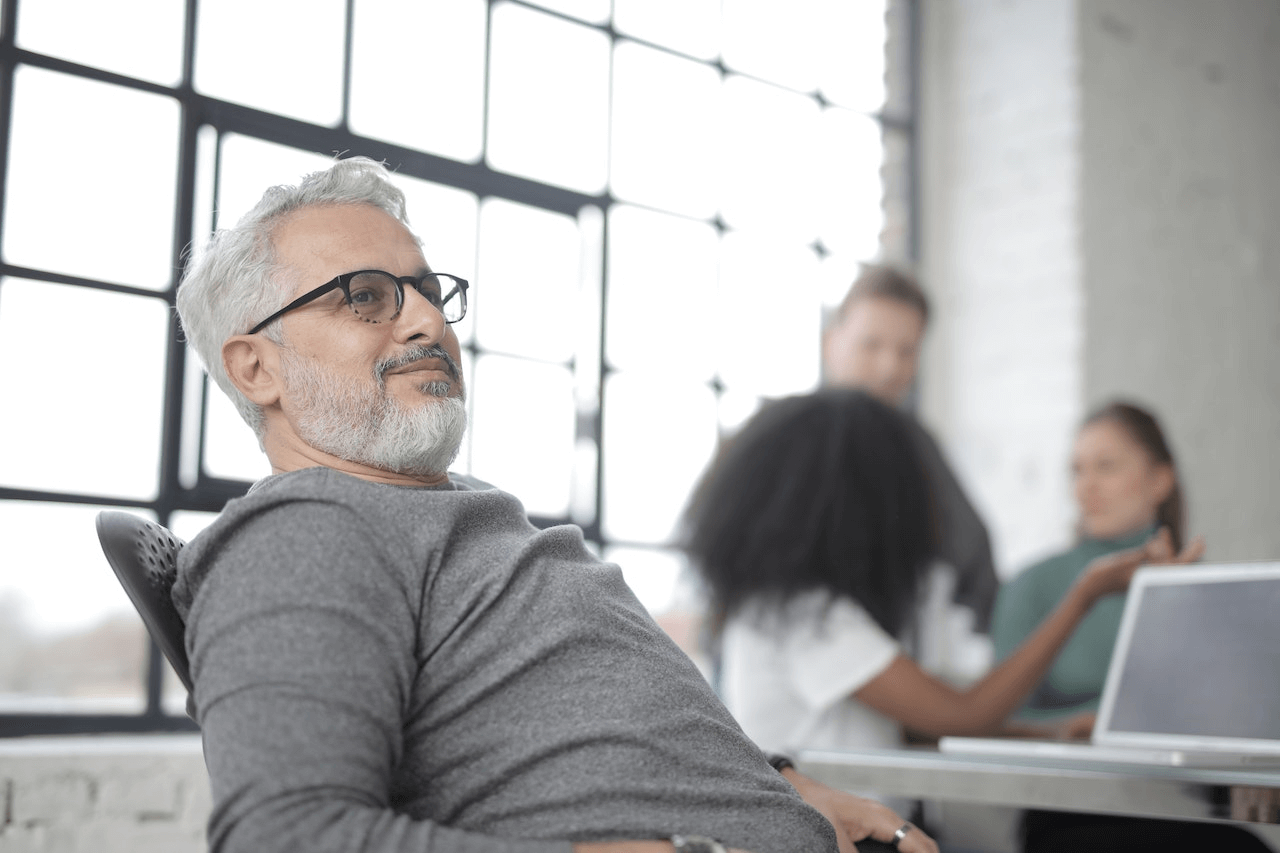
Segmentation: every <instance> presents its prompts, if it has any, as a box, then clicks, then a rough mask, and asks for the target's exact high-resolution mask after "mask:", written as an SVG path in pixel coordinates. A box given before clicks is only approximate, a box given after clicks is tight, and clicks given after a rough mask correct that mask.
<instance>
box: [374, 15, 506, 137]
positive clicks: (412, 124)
mask: <svg viewBox="0 0 1280 853" xmlns="http://www.w3.org/2000/svg"><path fill="white" fill-rule="evenodd" d="M486 14H487V7H486V4H485V3H484V0H451V2H449V3H404V2H401V0H358V2H357V3H356V7H355V25H354V28H353V33H352V35H353V44H352V68H351V127H352V129H353V130H354V131H355V132H356V133H359V134H363V135H365V136H371V137H375V138H378V139H386V140H389V141H391V142H396V143H399V144H401V145H405V146H408V147H410V148H417V149H420V150H423V151H431V152H434V153H436V154H441V155H443V156H445V157H452V158H454V159H455V160H467V161H474V160H478V159H479V157H480V146H481V141H482V134H483V120H484V115H483V109H484V48H485V44H484V41H485V23H486V22H485V19H486ZM388 22H394V25H391V26H388ZM424 34H430V35H429V37H424ZM409 92H412V102H411V103H406V93H409Z"/></svg>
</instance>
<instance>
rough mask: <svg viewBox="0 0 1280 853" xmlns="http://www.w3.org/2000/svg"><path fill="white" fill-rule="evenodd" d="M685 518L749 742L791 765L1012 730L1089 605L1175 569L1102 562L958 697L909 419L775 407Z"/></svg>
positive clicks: (721, 462)
mask: <svg viewBox="0 0 1280 853" xmlns="http://www.w3.org/2000/svg"><path fill="white" fill-rule="evenodd" d="M685 519H686V529H685V544H686V548H687V551H688V553H689V555H690V557H691V561H692V563H693V565H694V566H695V567H696V569H697V570H698V572H699V573H700V574H701V576H702V578H703V579H704V580H705V582H706V585H707V587H708V592H709V595H710V603H711V612H712V614H713V625H715V626H717V627H718V628H719V630H720V637H721V655H722V693H723V698H724V699H725V703H726V704H727V705H728V707H729V710H730V711H731V712H733V714H734V716H735V717H736V718H737V719H738V720H739V722H740V723H741V724H742V726H743V728H744V729H745V730H746V732H747V733H748V734H749V735H750V736H751V737H752V738H753V739H755V740H756V741H757V742H758V743H760V744H761V745H762V746H764V747H765V748H766V749H770V750H775V751H784V752H785V751H787V750H792V749H805V748H812V749H823V748H831V749H859V748H873V749H874V748H892V747H897V746H899V745H901V744H902V743H903V733H904V730H910V731H913V732H917V733H920V734H923V735H927V736H930V737H937V736H940V735H947V734H957V735H960V734H993V733H999V732H1002V731H1005V728H1004V727H1003V726H1002V724H1003V723H1004V721H1005V719H1006V718H1007V717H1008V716H1009V715H1010V714H1011V713H1012V712H1013V711H1014V710H1015V709H1017V708H1018V706H1019V705H1020V704H1021V703H1022V701H1023V700H1024V698H1025V697H1026V695H1027V694H1028V693H1030V691H1031V690H1032V688H1034V687H1035V685H1036V684H1037V683H1038V682H1039V681H1040V679H1041V678H1042V677H1043V675H1044V673H1045V672H1046V671H1047V670H1048V668H1049V665H1050V664H1051V663H1052V661H1053V659H1054V655H1055V654H1056V653H1057V651H1058V650H1059V649H1060V648H1061V647H1062V644H1063V643H1064V642H1066V640H1067V638H1068V637H1069V636H1070V635H1071V633H1072V631H1073V630H1074V629H1075V627H1076V625H1077V624H1078V623H1079V622H1080V620H1081V619H1082V618H1083V617H1084V616H1085V614H1086V613H1088V611H1089V609H1090V608H1091V607H1092V606H1093V604H1094V602H1096V601H1098V600H1099V599H1101V598H1102V597H1104V596H1107V595H1109V594H1111V593H1114V592H1117V591H1120V590H1122V589H1124V588H1125V587H1126V586H1127V584H1128V582H1129V578H1130V576H1131V575H1132V573H1133V571H1134V570H1135V569H1136V568H1137V566H1138V565H1139V564H1140V563H1142V562H1146V561H1155V562H1164V561H1169V560H1171V559H1173V558H1174V552H1173V550H1172V548H1171V543H1170V540H1169V537H1168V535H1167V534H1164V535H1161V536H1159V537H1156V538H1154V539H1152V540H1150V541H1149V542H1147V543H1145V544H1144V546H1143V547H1142V548H1134V549H1130V550H1127V551H1122V552H1118V553H1114V554H1109V555H1108V556H1106V557H1103V558H1101V559H1097V560H1094V561H1093V562H1092V563H1090V564H1089V566H1088V567H1087V569H1086V570H1085V571H1083V572H1080V573H1079V574H1078V576H1077V577H1075V578H1074V580H1073V582H1072V583H1071V584H1070V585H1069V589H1068V590H1067V592H1066V595H1065V596H1064V597H1063V598H1062V600H1061V601H1060V602H1058V603H1057V606H1056V607H1055V608H1053V609H1052V610H1051V611H1050V612H1048V613H1046V614H1045V617H1044V619H1043V621H1042V622H1041V624H1040V625H1039V627H1037V628H1035V630H1034V631H1032V632H1031V633H1030V635H1029V636H1028V637H1027V638H1026V640H1025V642H1024V643H1022V645H1021V646H1020V647H1019V648H1018V649H1017V650H1016V651H1015V652H1013V653H1012V654H1011V655H1009V656H1008V657H1007V659H1006V660H1004V661H1003V662H1002V663H1001V664H1000V665H999V666H997V667H996V668H995V669H993V670H992V671H991V672H989V673H988V674H987V675H985V676H984V677H983V678H981V679H980V680H979V681H978V682H977V683H975V684H974V685H973V686H972V687H969V688H968V689H958V688H956V687H954V686H952V685H951V684H949V683H948V682H946V681H945V680H943V679H940V678H938V677H936V676H935V675H933V674H931V673H930V672H929V671H928V670H927V669H926V668H925V667H924V666H922V665H921V661H920V660H919V659H918V656H917V652H918V648H919V642H918V640H917V637H918V635H919V629H920V628H921V627H923V626H922V624H921V613H920V597H921V591H922V579H923V578H924V577H925V574H926V572H927V570H928V568H929V566H930V564H931V563H932V562H933V561H934V560H935V559H936V556H937V549H936V547H935V544H934V542H935V539H934V537H933V535H932V533H931V524H930V502H929V493H928V490H927V487H926V483H925V479H924V477H923V474H922V468H921V464H920V459H919V455H918V453H917V448H916V443H915V441H914V440H913V438H912V428H911V426H910V424H909V421H908V420H907V417H906V416H905V415H903V414H902V413H901V412H899V411H897V410H895V409H893V408H891V407H889V406H887V405H885V404H884V403H882V402H881V401H879V400H877V399H876V398H874V397H872V396H871V395H868V394H866V393H863V392H859V391H850V390H846V389H828V390H824V391H819V392H817V393H815V394H808V395H802V396H796V397H789V398H785V399H783V400H780V401H777V402H775V403H772V404H769V405H767V406H766V407H765V408H763V409H761V411H760V412H759V413H757V415H756V416H755V417H754V418H752V419H751V420H750V421H749V422H748V423H747V424H746V425H745V426H744V427H743V429H742V431H741V432H740V433H739V434H738V435H737V436H735V437H734V438H733V439H732V440H731V441H730V442H728V443H727V444H726V445H725V447H724V448H723V449H722V451H721V453H720V455H719V456H718V457H717V459H716V460H715V462H713V464H712V465H711V467H710V468H709V469H708V471H707V472H706V474H705V475H704V477H703V479H702V481H701V482H700V484H699V486H698V488H697V490H696V491H695V493H694V496H693V498H692V500H691V502H690V505H689V507H688V509H687V511H686V515H685ZM1194 556H1197V555H1196V554H1194V553H1188V554H1182V555H1179V557H1178V559H1190V558H1192V557H1194ZM1073 726H1074V721H1072V722H1069V723H1067V724H1064V725H1063V726H1060V727H1059V728H1058V730H1057V731H1055V732H1049V731H1048V730H1047V729H1046V730H1045V731H1044V732H1043V733H1056V734H1075V733H1077V732H1076V731H1075V730H1074V728H1073ZM1018 731H1019V733H1031V731H1030V730H1029V727H1021V728H1020V729H1019V730H1018ZM895 805H896V804H895Z"/></svg>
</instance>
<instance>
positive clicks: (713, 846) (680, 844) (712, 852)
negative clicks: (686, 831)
mask: <svg viewBox="0 0 1280 853" xmlns="http://www.w3.org/2000/svg"><path fill="white" fill-rule="evenodd" d="M671 846H673V847H675V848H676V853H729V851H728V850H727V849H726V848H725V846H724V845H723V844H721V843H720V842H719V841H716V840H715V839H714V838H707V837H706V836H705V835H673V836H671Z"/></svg>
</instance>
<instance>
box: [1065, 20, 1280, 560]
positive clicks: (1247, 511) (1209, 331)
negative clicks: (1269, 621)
mask: <svg viewBox="0 0 1280 853" xmlns="http://www.w3.org/2000/svg"><path fill="white" fill-rule="evenodd" d="M1079 33H1080V43H1081V48H1080V49H1081V53H1082V55H1083V56H1084V57H1087V61H1086V62H1082V63H1081V71H1082V75H1083V76H1082V79H1083V89H1084V91H1085V93H1086V95H1085V97H1084V99H1083V105H1084V111H1083V126H1084V133H1083V136H1082V149H1081V155H1082V162H1083V169H1082V176H1083V182H1082V193H1081V198H1082V207H1081V211H1082V216H1081V221H1082V225H1083V234H1084V246H1085V254H1084V280H1083V281H1084V291H1085V306H1086V318H1085V328H1086V329H1087V342H1088V343H1087V346H1086V347H1085V359H1084V377H1085V394H1086V402H1087V403H1088V404H1089V405H1090V406H1092V405H1094V404H1096V403H1097V402H1098V401H1101V400H1104V399H1106V398H1108V397H1111V396H1113V395H1116V394H1122V395H1131V396H1135V397H1138V398H1140V399H1142V400H1144V401H1146V402H1148V403H1150V404H1151V406H1152V407H1153V408H1154V410H1155V411H1156V412H1157V413H1158V415H1159V416H1160V417H1161V418H1162V420H1163V422H1164V425H1165V428H1166V431H1167V433H1168V434H1169V437H1170V440H1171V441H1172V442H1173V443H1174V445H1175V447H1174V452H1175V453H1176V454H1177V455H1178V457H1179V462H1180V467H1181V469H1182V474H1183V478H1184V481H1185V483H1186V485H1187V487H1188V491H1189V493H1190V494H1189V498H1190V502H1191V521H1192V527H1193V528H1194V529H1196V530H1202V531H1204V533H1205V535H1206V536H1207V538H1208V543H1209V556H1210V557H1211V558H1215V559H1227V560H1235V559H1259V558H1272V559H1280V489H1278V487H1277V483H1278V482H1280V449H1278V446H1280V234H1278V233H1277V232H1280V3H1277V2H1275V1H1274V0H1214V2H1212V3H1205V2H1200V0H1178V2H1173V3H1169V2H1161V0H1106V2H1101V0H1089V2H1084V3H1083V4H1082V5H1081V10H1080V16H1079Z"/></svg>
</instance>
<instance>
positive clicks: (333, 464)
mask: <svg viewBox="0 0 1280 853" xmlns="http://www.w3.org/2000/svg"><path fill="white" fill-rule="evenodd" d="M263 449H264V450H265V452H266V454H267V460H268V461H269V462H270V463H271V472H272V473H273V474H286V473H288V472H290V471H301V470H302V469H304V468H331V469H333V470H334V471H340V472H342V473H343V474H350V475H351V476H352V477H358V478H360V479H361V480H367V481H368V482H370V483H383V484H385V485H389V486H411V487H422V486H443V485H444V484H446V483H448V482H449V474H448V472H444V471H442V472H440V473H438V474H429V475H422V476H419V475H415V474H403V473H400V472H398V471H388V470H386V469H384V468H376V467H374V466H372V465H366V464H364V463H362V462H352V461H351V460H349V459H342V458H339V457H337V456H334V455H332V454H330V453H325V452H324V451H323V450H317V449H316V448H314V447H312V446H311V445H309V444H306V443H305V442H302V441H301V440H297V439H295V440H293V441H288V440H285V441H281V440H273V436H272V433H271V432H270V431H268V433H267V436H266V438H265V439H264V440H263Z"/></svg>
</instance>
